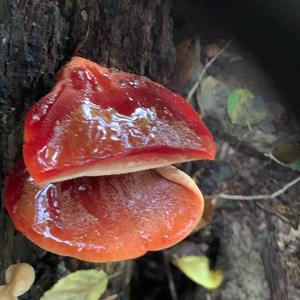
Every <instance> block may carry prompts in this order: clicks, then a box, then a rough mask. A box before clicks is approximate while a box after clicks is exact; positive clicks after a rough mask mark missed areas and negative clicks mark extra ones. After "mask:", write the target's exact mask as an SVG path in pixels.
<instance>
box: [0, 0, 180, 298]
mask: <svg viewBox="0 0 300 300" xmlns="http://www.w3.org/2000/svg"><path fill="white" fill-rule="evenodd" d="M169 11H170V1H169V0H153V1H139V0H116V1H111V0H74V1H73V0H65V1H46V0H42V1H40V0H3V1H1V2H0V33H1V37H0V68H1V72H0V172H1V173H0V175H1V187H2V188H3V184H4V178H5V174H6V172H7V171H8V170H9V169H10V168H11V167H12V166H13V164H14V162H15V161H16V160H18V159H21V144H22V130H23V120H24V116H25V114H26V112H27V111H28V109H29V108H30V106H31V105H32V104H33V103H34V102H36V101H37V100H38V99H39V98H40V97H41V96H42V95H44V94H45V93H46V92H47V91H49V89H50V88H51V86H52V85H53V81H54V76H55V73H56V72H57V71H58V70H59V68H60V67H61V66H62V65H63V64H64V63H65V62H66V61H68V60H69V59H70V58H71V57H72V56H73V55H81V56H84V57H86V58H89V59H92V60H94V61H96V62H98V63H101V64H103V65H106V66H109V67H115V68H119V69H122V70H125V71H132V72H135V73H137V74H141V75H147V76H149V77H150V78H152V79H154V80H156V81H161V82H164V81H165V79H166V77H167V76H168V74H169V73H170V72H171V71H172V68H173V65H174V62H175V51H174V47H173V43H172V22H171V19H170V14H169ZM2 200H3V199H2ZM74 230H76V228H74ZM18 261H23V262H29V263H31V264H33V265H34V266H35V268H36V270H37V275H38V276H37V278H38V280H37V283H36V285H35V286H34V288H33V289H32V292H31V294H29V295H28V296H27V297H28V299H39V297H40V295H41V293H42V292H43V290H44V289H47V288H49V287H50V286H51V285H52V284H53V282H54V281H55V280H56V279H57V278H56V277H57V276H58V275H57V274H59V272H58V270H57V268H61V269H64V268H65V265H66V263H67V261H66V259H64V258H61V257H58V256H55V255H51V254H46V253H45V252H44V251H42V250H41V249H39V248H38V247H36V246H35V245H33V244H32V243H30V242H29V241H28V240H26V239H25V238H24V237H22V236H21V235H20V234H19V233H18V232H16V231H15V230H14V228H13V226H12V224H11V222H10V220H9V218H8V217H7V215H6V213H5V211H4V209H3V205H2V207H1V212H0V274H1V276H0V280H1V281H3V274H4V270H5V268H6V267H7V266H8V265H10V264H12V263H16V262H18ZM45 261H47V262H48V263H47V264H45ZM71 261H72V260H71ZM68 263H69V265H70V260H69V259H68ZM74 264H75V265H76V267H81V266H82V264H80V263H79V262H78V261H73V267H72V268H71V269H75V267H74ZM71 265H72V264H71ZM84 266H85V267H88V265H87V264H84ZM89 267H90V266H89ZM104 268H105V269H106V270H107V271H108V273H109V274H110V275H111V274H119V275H118V276H115V277H112V279H111V288H112V290H113V292H114V293H119V292H120V291H121V290H122V291H126V288H125V287H126V285H128V278H130V263H128V262H122V263H119V264H109V265H105V267H104ZM69 269H70V268H69ZM62 272H63V271H62ZM24 299H26V298H24Z"/></svg>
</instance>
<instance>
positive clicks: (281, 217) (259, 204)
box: [255, 202, 292, 225]
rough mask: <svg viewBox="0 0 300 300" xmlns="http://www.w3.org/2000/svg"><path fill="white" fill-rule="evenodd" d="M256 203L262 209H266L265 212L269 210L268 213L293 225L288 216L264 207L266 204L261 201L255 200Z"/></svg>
mask: <svg viewBox="0 0 300 300" xmlns="http://www.w3.org/2000/svg"><path fill="white" fill-rule="evenodd" d="M255 204H256V205H257V206H258V207H259V208H260V209H262V210H263V211H265V212H267V213H269V214H271V215H274V216H276V217H277V218H279V219H281V220H282V221H283V222H285V223H287V224H289V225H292V224H291V222H290V221H289V220H288V219H287V218H286V217H284V216H281V215H280V214H278V213H277V212H275V211H272V210H270V209H268V208H266V207H264V206H263V205H262V204H261V203H259V202H255Z"/></svg>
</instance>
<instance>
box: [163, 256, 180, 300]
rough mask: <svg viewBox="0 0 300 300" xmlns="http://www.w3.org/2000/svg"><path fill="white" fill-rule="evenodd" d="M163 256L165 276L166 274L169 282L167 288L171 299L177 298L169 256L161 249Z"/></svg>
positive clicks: (176, 299) (175, 299)
mask: <svg viewBox="0 0 300 300" xmlns="http://www.w3.org/2000/svg"><path fill="white" fill-rule="evenodd" d="M163 256H164V262H165V266H166V271H167V276H168V282H169V290H170V294H171V297H172V300H178V296H177V292H176V287H175V283H174V280H173V276H172V273H171V268H170V262H169V258H168V256H167V254H166V252H165V251H163Z"/></svg>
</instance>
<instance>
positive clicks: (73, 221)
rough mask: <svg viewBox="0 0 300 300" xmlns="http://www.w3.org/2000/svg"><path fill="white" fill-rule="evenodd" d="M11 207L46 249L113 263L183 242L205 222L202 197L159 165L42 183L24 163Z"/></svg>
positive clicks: (11, 182)
mask: <svg viewBox="0 0 300 300" xmlns="http://www.w3.org/2000/svg"><path fill="white" fill-rule="evenodd" d="M5 207H6V209H7V211H8V213H9V215H10V217H11V219H12V220H13V222H14V224H15V226H16V228H17V229H18V230H19V231H21V232H22V233H23V234H24V235H25V236H26V237H27V238H28V239H30V240H31V241H33V242H34V243H35V244H37V245H39V246H40V247H41V248H44V249H46V250H48V251H51V252H53V253H56V254H60V255H67V256H73V257H76V258H78V259H81V260H87V261H95V262H96V261H97V262H108V261H117V260H123V259H129V258H134V257H137V256H141V255H143V254H144V253H145V252H147V251H150V250H159V249H163V248H166V247H169V246H171V245H174V244H175V243H177V242H179V241H180V240H182V239H183V238H184V237H185V236H186V235H188V234H189V233H190V232H191V230H192V229H193V228H194V227H195V225H196V224H197V222H198V221H199V218H200V217H201V215H202V210H203V199H202V197H199V195H196V194H195V193H193V192H192V191H191V190H189V189H188V188H186V187H185V186H183V185H180V184H177V183H174V182H172V181H169V180H167V179H165V178H164V177H162V176H161V175H159V174H158V173H157V172H156V171H155V170H148V171H141V172H138V173H131V174H124V175H116V176H103V177H85V178H80V179H73V180H69V181H65V182H60V183H55V184H47V185H45V186H44V187H43V188H39V187H37V186H36V185H35V184H34V182H33V180H32V178H31V177H30V176H29V174H28V172H27V171H26V170H25V167H24V165H23V164H22V163H20V164H18V165H17V166H16V167H15V169H14V170H13V172H12V173H11V175H10V176H9V177H8V178H7V182H6V189H5Z"/></svg>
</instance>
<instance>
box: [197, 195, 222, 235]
mask: <svg viewBox="0 0 300 300" xmlns="http://www.w3.org/2000/svg"><path fill="white" fill-rule="evenodd" d="M216 200H217V197H209V198H208V197H207V198H206V197H205V198H204V201H205V202H204V203H205V205H204V212H203V216H202V218H201V219H200V221H199V223H198V224H197V226H196V227H195V229H194V230H193V232H197V231H199V230H201V229H203V228H204V227H205V226H207V225H208V224H210V223H211V221H212V218H213V215H214V211H215V205H216Z"/></svg>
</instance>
